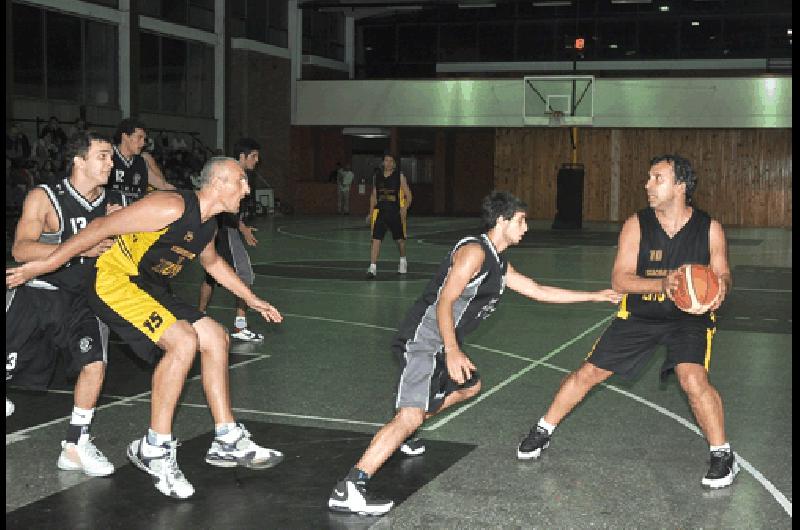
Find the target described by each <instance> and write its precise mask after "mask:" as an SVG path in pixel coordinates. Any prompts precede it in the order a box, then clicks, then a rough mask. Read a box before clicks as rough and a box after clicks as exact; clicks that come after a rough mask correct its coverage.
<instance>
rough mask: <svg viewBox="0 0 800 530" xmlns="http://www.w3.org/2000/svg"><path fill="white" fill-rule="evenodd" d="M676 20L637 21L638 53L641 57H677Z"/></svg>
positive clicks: (677, 28)
mask: <svg viewBox="0 0 800 530" xmlns="http://www.w3.org/2000/svg"><path fill="white" fill-rule="evenodd" d="M679 30H680V22H679V21H678V20H675V19H672V20H669V19H668V20H642V21H641V22H640V23H639V54H640V56H641V58H642V59H672V58H675V57H678V55H679V54H678V33H679Z"/></svg>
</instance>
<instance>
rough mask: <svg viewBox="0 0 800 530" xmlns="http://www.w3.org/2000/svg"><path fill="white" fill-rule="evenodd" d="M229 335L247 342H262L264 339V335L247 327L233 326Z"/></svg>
mask: <svg viewBox="0 0 800 530" xmlns="http://www.w3.org/2000/svg"><path fill="white" fill-rule="evenodd" d="M231 337H233V338H234V339H239V340H245V341H247V342H262V341H263V340H264V335H262V334H261V333H256V332H255V331H250V330H249V329H247V328H241V329H239V328H233V333H231Z"/></svg>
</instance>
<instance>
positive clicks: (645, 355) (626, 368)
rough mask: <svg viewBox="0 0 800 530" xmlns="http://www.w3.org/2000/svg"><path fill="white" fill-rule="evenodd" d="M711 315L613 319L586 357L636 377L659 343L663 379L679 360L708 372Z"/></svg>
mask: <svg viewBox="0 0 800 530" xmlns="http://www.w3.org/2000/svg"><path fill="white" fill-rule="evenodd" d="M714 321H715V317H714V316H713V314H711V315H704V316H703V317H699V318H685V319H675V320H647V319H641V318H636V317H634V316H629V317H628V318H626V319H623V318H619V317H617V318H615V319H614V320H613V321H612V322H611V325H610V326H609V327H608V328H607V329H606V330H605V332H603V334H602V335H601V336H600V338H599V339H598V340H597V342H595V345H594V348H592V351H591V352H589V355H587V357H586V360H587V361H588V362H590V363H592V364H593V365H595V366H597V367H598V368H603V369H605V370H610V371H612V372H614V373H615V374H617V375H620V376H622V377H623V378H625V379H631V378H633V377H635V376H636V375H637V374H638V373H639V371H640V370H641V369H642V367H643V366H644V365H645V364H646V363H647V361H648V360H649V359H650V356H651V355H652V354H653V352H654V351H655V350H656V348H657V347H658V346H662V345H663V346H666V348H667V357H666V359H665V360H664V363H663V364H662V365H661V377H662V379H663V378H664V377H666V376H667V375H669V373H670V372H671V371H672V370H674V369H675V365H677V364H678V363H695V364H700V365H702V366H703V367H705V369H706V371H708V367H709V362H710V361H711V342H712V340H713V337H714V333H715V332H716V325H715V323H714Z"/></svg>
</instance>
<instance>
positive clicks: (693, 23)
mask: <svg viewBox="0 0 800 530" xmlns="http://www.w3.org/2000/svg"><path fill="white" fill-rule="evenodd" d="M699 25H700V22H698V21H697V20H692V26H699Z"/></svg>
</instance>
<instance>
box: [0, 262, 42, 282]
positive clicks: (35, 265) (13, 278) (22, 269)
mask: <svg viewBox="0 0 800 530" xmlns="http://www.w3.org/2000/svg"><path fill="white" fill-rule="evenodd" d="M45 272H48V271H47V270H46V268H45V263H44V262H43V261H29V262H28V263H25V264H23V265H20V266H19V267H12V268H10V269H6V288H7V289H13V288H14V287H19V286H20V285H22V284H23V283H25V282H27V281H28V280H30V279H32V278H35V277H37V276H39V275H41V274H44V273H45Z"/></svg>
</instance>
